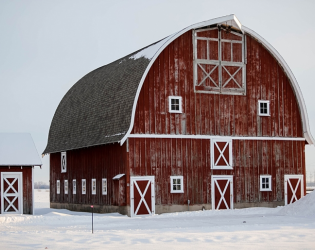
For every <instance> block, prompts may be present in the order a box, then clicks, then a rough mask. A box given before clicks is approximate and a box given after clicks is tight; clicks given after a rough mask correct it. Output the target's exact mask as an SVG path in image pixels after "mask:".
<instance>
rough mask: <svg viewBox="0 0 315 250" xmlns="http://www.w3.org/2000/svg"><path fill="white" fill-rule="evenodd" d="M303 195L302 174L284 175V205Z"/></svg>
mask: <svg viewBox="0 0 315 250" xmlns="http://www.w3.org/2000/svg"><path fill="white" fill-rule="evenodd" d="M303 196H304V186H303V175H285V176H284V201H285V205H288V204H292V203H294V202H296V201H297V200H299V199H301V198H302V197H303Z"/></svg>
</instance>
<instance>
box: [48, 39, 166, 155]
mask: <svg viewBox="0 0 315 250" xmlns="http://www.w3.org/2000/svg"><path fill="white" fill-rule="evenodd" d="M163 40H164V39H163ZM163 40H161V41H158V42H156V43H153V44H151V45H149V46H147V47H145V48H143V49H141V50H138V51H136V52H134V53H132V54H130V55H127V56H125V57H123V58H121V59H118V60H116V61H114V62H112V63H110V64H107V65H105V66H103V67H100V68H98V69H95V70H93V71H92V72H90V73H88V74H87V75H85V76H84V77H83V78H81V79H80V80H79V81H78V82H77V83H75V84H74V85H73V86H72V87H71V89H70V90H69V91H68V92H67V94H66V95H65V96H64V97H63V99H62V100H61V102H60V104H59V106H58V108H57V110H56V112H55V115H54V117H53V120H52V123H51V126H50V130H49V135H48V144H47V147H46V149H45V150H44V152H43V154H47V153H53V152H61V151H66V150H71V149H78V148H83V147H89V146H95V145H101V144H107V143H113V142H119V141H120V140H121V139H122V138H123V137H124V135H125V134H126V132H127V131H128V128H129V125H130V119H131V113H132V107H133V103H134V100H135V95H136V91H137V88H138V86H139V83H140V80H141V77H142V76H143V73H144V71H145V70H146V68H147V66H148V64H149V63H150V60H151V58H152V57H153V55H154V53H155V52H156V50H157V48H159V47H160V46H161V45H160V44H159V43H161V42H162V41H163Z"/></svg>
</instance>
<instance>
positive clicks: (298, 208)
mask: <svg viewBox="0 0 315 250" xmlns="http://www.w3.org/2000/svg"><path fill="white" fill-rule="evenodd" d="M278 214H280V215H298V216H299V215H300V216H309V215H313V216H314V215H315V191H313V192H311V193H309V194H308V195H306V196H304V197H302V198H301V199H299V200H298V201H296V202H294V203H292V204H289V205H287V206H285V207H283V208H282V209H281V210H280V211H279V212H278Z"/></svg>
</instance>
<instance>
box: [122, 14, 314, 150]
mask: <svg viewBox="0 0 315 250" xmlns="http://www.w3.org/2000/svg"><path fill="white" fill-rule="evenodd" d="M226 22H231V23H233V24H235V25H236V26H237V27H238V28H239V29H240V30H241V31H242V32H243V33H244V32H245V33H248V34H249V35H251V36H253V37H254V38H256V39H257V40H258V41H259V42H261V43H262V44H263V45H264V46H265V47H266V48H267V50H268V51H269V52H270V53H271V54H272V55H273V56H274V57H275V58H276V59H277V60H278V62H279V64H280V65H281V66H282V67H283V69H284V71H285V72H286V73H287V75H288V77H289V79H290V81H291V82H292V86H293V89H294V92H295V94H296V98H297V100H298V104H299V107H300V110H301V117H302V125H303V133H304V137H305V139H306V141H307V142H308V143H309V144H315V141H314V138H313V137H312V134H311V130H310V127H309V121H308V115H307V110H306V105H305V102H304V99H303V96H302V92H301V90H300V87H299V84H298V82H297V80H296V79H295V77H294V75H293V73H292V71H291V69H290V68H289V66H288V65H287V63H286V62H285V60H284V59H283V58H282V56H281V55H280V54H279V53H278V51H277V50H276V49H275V48H273V47H272V46H271V45H270V44H269V43H268V42H267V41H266V40H265V39H263V38H262V37H261V36H260V35H258V34H257V33H256V32H254V31H252V30H251V29H249V28H247V27H245V26H243V25H242V24H241V23H240V21H239V20H238V19H237V17H236V16H235V15H234V14H232V15H228V16H224V17H219V18H215V19H210V20H208V21H204V22H200V23H196V24H193V25H191V26H188V27H187V28H185V29H182V30H180V31H179V32H177V33H175V34H173V35H170V36H169V37H167V38H165V39H164V40H165V42H164V44H163V45H162V46H161V47H160V48H159V49H157V51H156V53H155V54H154V56H153V57H152V58H151V61H150V63H149V64H148V66H147V68H146V70H145V72H144V73H143V75H142V78H141V80H140V83H139V86H138V89H137V92H136V96H135V99H134V103H133V107H132V113H131V119H130V125H129V129H128V131H127V133H126V134H125V136H124V137H123V138H122V139H121V141H120V145H123V144H124V142H125V140H126V139H127V138H128V137H130V133H131V131H132V128H133V125H134V120H135V113H136V108H137V102H138V98H139V95H140V91H141V89H142V86H143V83H144V80H145V78H146V76H147V74H148V73H149V71H150V68H151V67H152V65H153V63H154V62H155V60H156V59H157V58H158V56H159V55H160V54H161V52H162V51H163V50H164V49H165V48H166V47H167V46H168V45H169V44H170V43H171V42H173V41H174V40H175V39H176V38H178V37H179V36H181V35H182V34H184V33H185V32H187V31H189V30H192V29H196V28H202V27H205V26H209V25H213V24H220V23H226Z"/></svg>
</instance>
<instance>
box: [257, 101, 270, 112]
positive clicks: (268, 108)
mask: <svg viewBox="0 0 315 250" xmlns="http://www.w3.org/2000/svg"><path fill="white" fill-rule="evenodd" d="M261 103H267V114H263V113H261V112H260V104H261ZM258 114H259V116H270V101H268V100H258Z"/></svg>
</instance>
